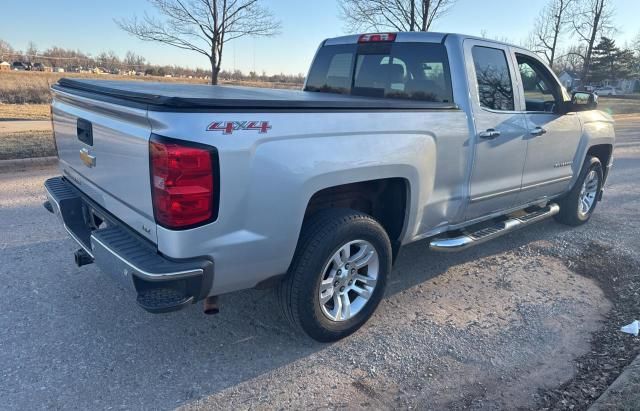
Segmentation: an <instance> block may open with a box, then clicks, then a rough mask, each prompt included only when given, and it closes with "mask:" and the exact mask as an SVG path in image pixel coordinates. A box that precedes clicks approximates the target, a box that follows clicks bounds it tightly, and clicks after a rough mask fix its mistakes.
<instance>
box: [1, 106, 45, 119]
mask: <svg viewBox="0 0 640 411" xmlns="http://www.w3.org/2000/svg"><path fill="white" fill-rule="evenodd" d="M49 116H50V112H49V104H0V121H11V120H49Z"/></svg>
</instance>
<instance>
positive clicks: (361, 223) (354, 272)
mask: <svg viewBox="0 0 640 411" xmlns="http://www.w3.org/2000/svg"><path fill="white" fill-rule="evenodd" d="M390 271H391V243H390V241H389V237H388V236H387V233H386V231H385V230H384V228H382V226H381V225H380V224H379V223H378V222H377V221H376V220H374V219H373V218H371V217H370V216H368V215H366V214H363V213H359V212H357V211H354V210H349V209H328V210H324V211H320V212H319V213H318V214H316V215H314V216H312V217H311V218H310V219H309V221H307V222H305V224H304V225H303V228H302V233H301V236H300V241H299V243H298V248H297V249H296V254H295V256H294V258H293V262H292V264H291V267H290V268H289V272H288V274H287V277H286V279H285V280H284V281H283V282H282V284H281V286H280V287H279V289H278V294H279V296H280V304H281V306H282V309H283V311H284V313H285V316H286V317H287V318H288V319H289V320H290V322H291V323H292V324H293V325H294V326H295V327H296V328H298V329H301V330H302V331H304V332H305V333H307V334H308V335H309V336H310V337H311V338H313V339H315V340H317V341H322V342H330V341H336V340H339V339H341V338H344V337H346V336H348V335H350V334H352V333H353V332H355V331H356V330H358V329H359V328H360V327H361V326H362V325H363V324H364V323H365V322H366V321H367V320H368V319H369V317H371V315H372V314H373V312H374V311H375V309H376V307H377V306H378V304H379V303H380V301H381V299H382V297H383V295H384V290H385V287H386V280H387V274H388V273H389V272H390Z"/></svg>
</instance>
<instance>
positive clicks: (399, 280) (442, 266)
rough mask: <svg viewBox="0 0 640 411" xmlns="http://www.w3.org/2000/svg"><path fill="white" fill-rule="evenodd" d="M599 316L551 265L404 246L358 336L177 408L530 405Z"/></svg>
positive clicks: (584, 282) (568, 367)
mask: <svg viewBox="0 0 640 411" xmlns="http://www.w3.org/2000/svg"><path fill="white" fill-rule="evenodd" d="M478 251H479V250H476V251H474V252H478ZM550 284H552V285H553V286H550ZM609 309H610V305H609V304H608V302H607V300H606V298H605V296H604V293H603V292H602V290H601V289H600V288H599V287H598V286H597V284H596V283H595V281H593V280H591V279H588V278H584V277H582V276H579V275H577V274H575V273H574V272H572V271H571V270H569V269H568V268H567V267H566V266H565V265H564V264H562V262H560V261H559V260H558V259H557V258H555V257H551V256H548V255H545V254H542V253H539V252H538V253H533V252H517V251H516V252H514V251H507V252H501V253H497V254H494V255H488V256H482V255H480V256H476V255H473V254H468V255H466V257H465V256H464V254H458V255H450V254H436V253H427V252H425V250H424V244H420V243H418V244H412V245H410V246H407V247H406V248H405V249H403V252H402V255H401V257H400V258H399V259H398V263H397V266H396V268H395V269H394V273H393V275H392V277H391V278H390V283H389V292H388V295H387V297H386V298H385V300H384V301H383V303H382V304H381V306H380V308H379V309H378V311H377V313H376V315H375V316H374V318H373V319H372V321H371V322H370V323H368V324H367V326H365V328H364V329H363V330H362V331H360V332H359V333H358V334H357V338H349V339H345V340H343V341H340V342H338V343H336V344H332V345H316V344H313V347H314V350H317V351H315V352H313V353H311V354H310V355H308V356H307V357H305V358H302V359H300V360H298V361H296V362H295V363H292V364H288V365H286V366H284V367H282V368H280V369H278V370H277V371H275V372H272V373H268V374H266V375H263V376H259V377H257V378H254V379H252V380H250V381H247V382H243V383H241V384H238V385H236V386H234V387H232V388H230V389H228V390H225V391H223V392H220V393H217V394H214V395H212V396H209V397H207V398H205V399H202V400H200V401H198V402H196V403H192V404H190V405H187V406H185V407H184V408H185V409H206V408H209V407H215V408H237V407H238V406H240V407H241V408H258V409H260V408H293V409H305V408H314V409H334V408H349V409H360V408H374V409H398V408H402V409H410V408H418V409H423V408H429V409H469V408H472V409H477V408H482V409H508V408H513V406H514V404H516V405H518V406H520V407H529V408H530V407H534V406H535V405H536V403H537V402H536V395H537V388H538V387H540V386H543V387H548V388H552V387H555V386H558V385H559V384H561V383H562V382H564V381H566V380H567V379H570V378H571V377H572V375H573V374H574V372H575V366H574V359H575V358H576V357H577V356H578V355H580V354H583V353H585V352H588V350H589V340H588V337H586V336H588V335H590V334H591V333H592V332H594V331H596V330H597V329H599V328H600V327H601V325H602V324H601V320H602V318H603V315H604V314H605V313H606V312H607V310H609ZM567 323H569V324H572V327H570V328H568V329H567V328H566V325H567ZM304 341H306V340H304ZM297 349H299V348H297ZM336 370H338V371H337V372H336ZM299 394H304V395H299ZM239 399H243V400H242V401H245V402H242V403H239V402H237V401H238V400H239ZM265 400H266V401H268V402H264V401H265ZM214 404H215V405H214Z"/></svg>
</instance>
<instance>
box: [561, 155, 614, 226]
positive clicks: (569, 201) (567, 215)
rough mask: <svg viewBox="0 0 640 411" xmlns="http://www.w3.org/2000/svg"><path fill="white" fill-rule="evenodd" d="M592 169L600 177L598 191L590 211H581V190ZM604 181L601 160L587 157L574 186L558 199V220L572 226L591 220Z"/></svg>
mask: <svg viewBox="0 0 640 411" xmlns="http://www.w3.org/2000/svg"><path fill="white" fill-rule="evenodd" d="M591 171H595V173H596V175H597V177H598V188H597V191H596V196H595V199H594V200H593V204H592V205H591V207H590V208H589V211H588V212H587V213H581V212H580V211H579V205H580V192H581V190H582V187H583V185H584V181H585V179H586V178H587V176H588V175H589V173H590V172H591ZM602 181H603V173H602V164H601V163H600V160H598V158H597V157H587V158H586V159H585V161H584V164H583V165H582V170H581V171H580V175H579V176H578V179H577V180H576V183H575V184H574V186H573V188H572V189H571V191H569V192H568V193H567V194H566V195H564V196H563V197H562V198H561V199H560V201H558V205H559V206H560V212H559V213H558V214H556V216H555V219H556V221H558V222H559V223H562V224H566V225H570V226H579V225H582V224H584V223H586V222H587V221H589V219H590V218H591V216H592V215H593V211H594V210H595V209H596V206H597V205H598V199H599V196H600V190H602Z"/></svg>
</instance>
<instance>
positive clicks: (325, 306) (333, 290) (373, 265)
mask: <svg viewBox="0 0 640 411" xmlns="http://www.w3.org/2000/svg"><path fill="white" fill-rule="evenodd" d="M379 269H380V260H379V257H378V252H377V251H376V249H375V247H374V246H373V245H371V243H369V242H368V241H365V240H355V241H350V242H348V243H346V244H344V245H342V246H341V247H340V248H338V250H337V251H336V252H335V253H334V254H333V256H331V258H330V259H329V261H328V262H327V263H326V264H325V266H324V269H323V271H322V273H323V275H322V280H321V282H320V291H319V298H320V299H319V301H320V308H321V310H322V313H323V314H324V315H325V316H326V317H327V318H329V319H330V320H332V321H346V320H348V319H350V318H352V317H353V316H355V315H356V314H358V313H359V312H360V310H362V309H363V308H364V306H365V305H366V304H367V302H368V301H369V298H371V295H372V294H373V290H374V289H375V288H376V283H377V281H378V272H379Z"/></svg>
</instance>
